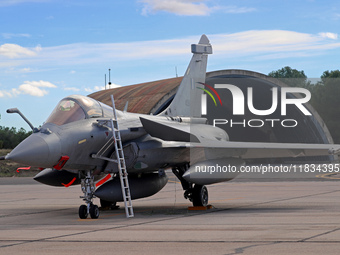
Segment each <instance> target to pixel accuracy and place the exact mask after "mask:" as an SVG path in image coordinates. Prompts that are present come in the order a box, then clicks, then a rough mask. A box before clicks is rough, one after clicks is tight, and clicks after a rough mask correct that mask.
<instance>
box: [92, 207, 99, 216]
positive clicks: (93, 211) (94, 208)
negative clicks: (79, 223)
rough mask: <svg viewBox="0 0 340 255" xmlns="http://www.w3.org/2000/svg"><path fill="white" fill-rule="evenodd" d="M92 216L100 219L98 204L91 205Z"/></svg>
mask: <svg viewBox="0 0 340 255" xmlns="http://www.w3.org/2000/svg"><path fill="white" fill-rule="evenodd" d="M90 216H91V219H98V217H99V208H98V206H97V205H91V207H90Z"/></svg>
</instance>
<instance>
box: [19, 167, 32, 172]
mask: <svg viewBox="0 0 340 255" xmlns="http://www.w3.org/2000/svg"><path fill="white" fill-rule="evenodd" d="M30 169H31V167H30V166H28V167H19V168H18V169H17V173H20V171H19V170H30Z"/></svg>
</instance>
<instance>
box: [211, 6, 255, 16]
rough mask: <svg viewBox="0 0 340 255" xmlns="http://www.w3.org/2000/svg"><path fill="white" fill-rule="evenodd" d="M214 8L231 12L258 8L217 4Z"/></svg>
mask: <svg viewBox="0 0 340 255" xmlns="http://www.w3.org/2000/svg"><path fill="white" fill-rule="evenodd" d="M212 9H213V10H221V11H223V12H225V13H230V14H241V13H249V12H254V11H256V8H252V7H238V6H217V7H213V8H212Z"/></svg>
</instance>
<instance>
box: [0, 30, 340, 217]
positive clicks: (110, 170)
mask: <svg viewBox="0 0 340 255" xmlns="http://www.w3.org/2000/svg"><path fill="white" fill-rule="evenodd" d="M191 51H192V53H193V56H192V59H191V61H190V63H189V66H188V68H187V70H186V72H185V75H184V77H183V79H182V82H181V84H180V86H179V88H178V90H177V93H176V95H175V97H174V99H173V101H172V102H171V103H170V105H169V106H168V107H167V108H166V109H165V110H164V111H163V112H161V113H160V114H158V115H143V114H136V113H129V112H127V111H126V110H124V111H119V110H116V109H115V106H114V100H113V97H111V98H112V106H108V105H105V104H103V103H101V102H98V101H96V100H94V99H92V98H90V97H86V96H81V95H72V96H69V97H66V98H64V99H62V100H61V101H60V102H59V104H58V105H57V106H56V107H55V109H54V110H53V112H52V113H51V115H50V116H49V117H48V118H47V120H46V122H45V123H44V124H43V125H42V126H41V127H40V128H34V127H33V126H32V124H30V123H29V121H28V120H27V119H26V118H25V117H24V116H23V115H22V114H21V113H20V111H19V110H18V109H16V108H12V109H8V110H7V112H8V113H19V114H20V115H22V117H23V118H24V119H25V120H26V121H27V122H28V123H29V125H30V126H31V128H32V129H33V133H32V134H31V135H30V136H29V137H28V138H26V139H25V140H24V141H22V142H21V143H20V144H19V145H18V146H17V147H16V148H14V149H13V150H12V151H11V152H10V153H9V154H8V155H6V156H4V157H2V158H1V159H7V160H11V161H14V162H18V163H21V164H25V165H28V166H34V167H39V168H40V169H41V171H40V172H39V173H38V174H37V175H36V176H35V177H34V179H35V180H37V181H39V182H41V183H44V184H47V185H52V186H66V187H68V186H70V185H77V184H81V190H82V192H83V193H84V196H82V197H81V198H83V200H84V201H85V204H83V205H81V206H80V207H79V217H80V218H82V219H85V218H87V217H88V215H90V217H91V218H98V217H99V208H98V206H97V205H95V204H93V198H95V197H97V198H99V199H100V203H101V206H102V207H111V206H115V204H116V202H122V201H124V202H125V211H126V215H127V217H132V216H133V209H132V204H131V200H133V199H138V198H143V197H148V196H152V195H154V194H156V193H157V192H159V191H160V190H161V189H162V188H163V187H164V186H165V185H166V183H167V181H168V178H167V176H166V172H165V171H164V170H165V169H172V171H173V173H174V174H175V176H176V177H177V178H178V179H179V181H180V182H181V184H182V187H183V190H184V197H185V198H186V199H189V200H190V201H191V202H192V203H193V205H194V206H206V205H207V204H208V190H207V188H206V185H209V184H213V183H218V182H225V181H228V180H231V179H233V178H235V177H236V175H237V171H236V172H235V171H233V172H232V171H220V172H218V173H216V174H214V175H208V174H207V173H206V172H203V171H202V172H200V171H197V169H198V168H199V169H200V168H204V167H209V166H216V165H219V166H227V165H229V166H230V165H231V166H233V167H236V168H240V167H241V166H243V165H245V164H246V162H247V160H248V159H254V158H279V157H298V156H316V155H329V154H338V152H339V150H340V145H335V144H301V143H300V144H298V143H295V144H294V143H259V142H257V143H254V142H232V141H229V137H228V134H227V133H226V132H225V131H224V130H222V129H221V128H218V127H216V126H213V125H209V124H207V119H206V118H202V116H201V115H202V114H201V109H202V107H201V104H202V103H201V102H202V100H201V98H202V95H203V93H204V89H203V88H204V85H205V84H204V83H205V78H206V67H207V58H208V54H212V46H211V44H210V43H209V40H208V38H207V37H206V36H205V35H202V37H201V38H200V41H199V42H198V44H192V45H191ZM198 88H200V89H198ZM103 176H105V177H103ZM100 178H101V179H100Z"/></svg>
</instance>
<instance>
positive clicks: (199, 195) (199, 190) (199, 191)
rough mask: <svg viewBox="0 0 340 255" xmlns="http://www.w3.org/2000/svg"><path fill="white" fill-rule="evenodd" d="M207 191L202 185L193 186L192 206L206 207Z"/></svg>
mask: <svg viewBox="0 0 340 255" xmlns="http://www.w3.org/2000/svg"><path fill="white" fill-rule="evenodd" d="M208 199H209V197H208V189H207V187H206V186H204V185H197V184H196V185H195V186H194V189H193V191H192V203H193V205H194V206H207V205H208Z"/></svg>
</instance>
